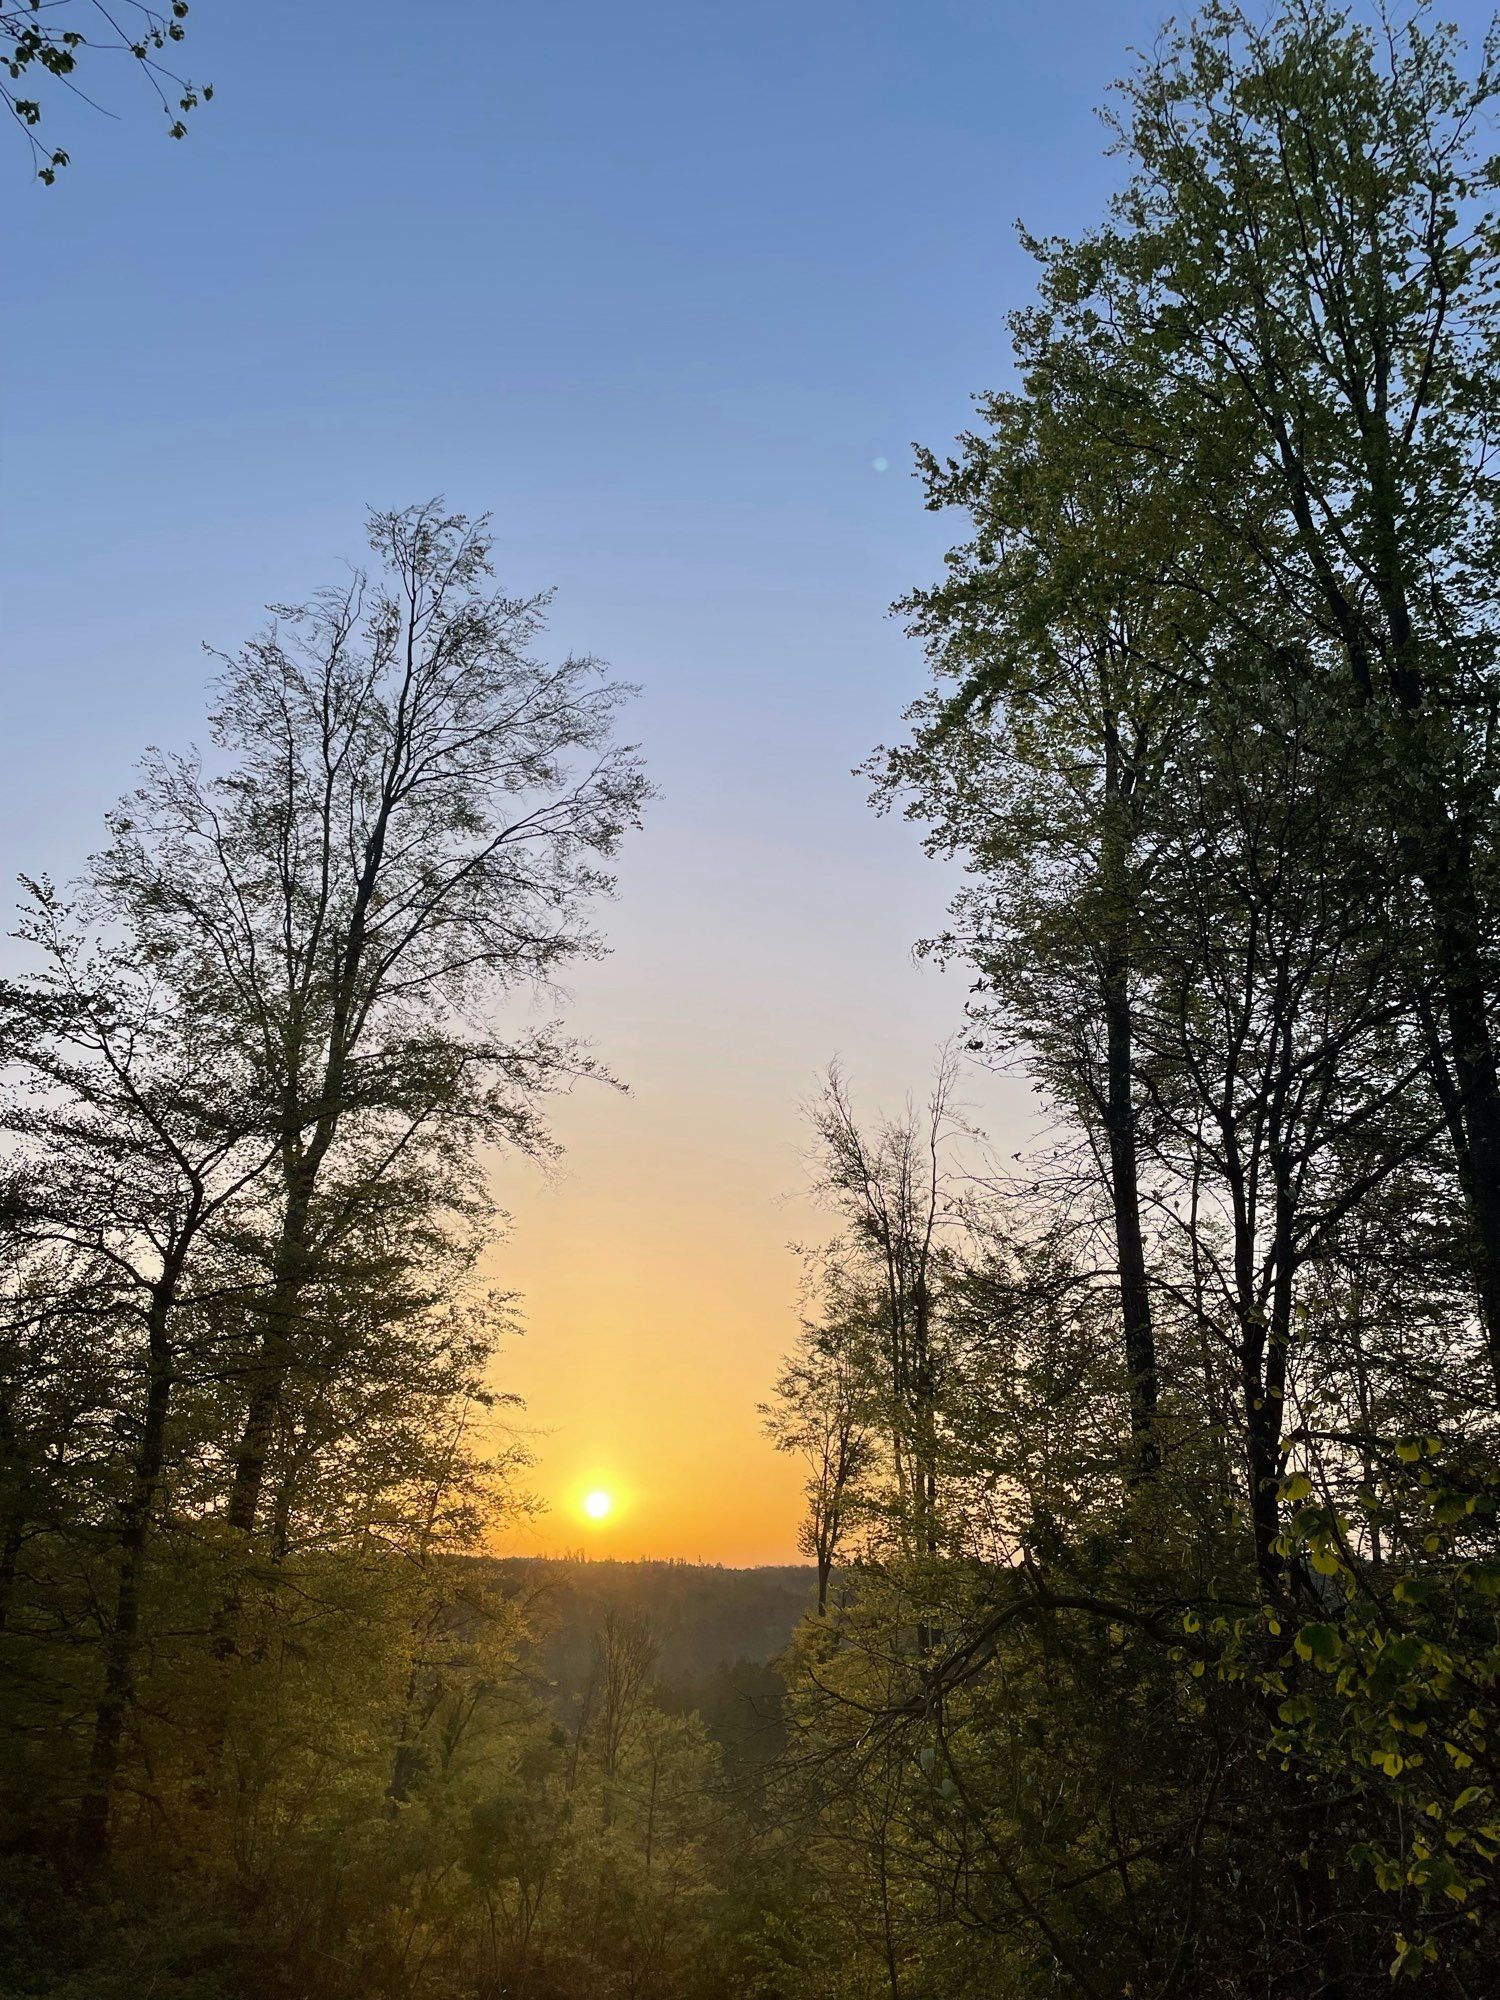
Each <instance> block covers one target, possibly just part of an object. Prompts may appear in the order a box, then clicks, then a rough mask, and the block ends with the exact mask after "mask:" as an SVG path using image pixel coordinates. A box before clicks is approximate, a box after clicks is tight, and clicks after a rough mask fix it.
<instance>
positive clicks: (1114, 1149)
mask: <svg viewBox="0 0 1500 2000" xmlns="http://www.w3.org/2000/svg"><path fill="white" fill-rule="evenodd" d="M1104 1016H1105V1027H1106V1061H1107V1064H1108V1076H1107V1078H1106V1086H1107V1087H1106V1095H1105V1111H1104V1126H1105V1134H1106V1137H1107V1139H1108V1143H1109V1192H1110V1203H1111V1206H1112V1209H1113V1212H1114V1229H1115V1262H1116V1265H1117V1267H1118V1270H1119V1287H1120V1319H1121V1327H1122V1331H1123V1334H1124V1341H1125V1366H1126V1368H1127V1370H1128V1371H1129V1375H1130V1432H1131V1439H1132V1443H1133V1445H1134V1456H1135V1468H1136V1470H1137V1472H1139V1473H1142V1474H1146V1475H1148V1476H1149V1474H1151V1473H1152V1472H1154V1471H1155V1470H1156V1467H1157V1464H1158V1462H1159V1454H1158V1447H1157V1440H1156V1403H1157V1391H1158V1382H1157V1364H1156V1332H1155V1328H1154V1327H1153V1325H1152V1322H1151V1289H1150V1282H1149V1279H1148V1277H1147V1273H1146V1245H1145V1238H1144V1234H1143V1232H1142V1229H1141V1190H1140V1165H1139V1159H1138V1154H1137V1147H1136V1124H1135V1102H1134V1095H1135V1093H1134V1087H1133V1079H1134V1054H1133V1046H1132V1044H1133V1032H1132V1021H1131V1012H1130V998H1129V993H1128V991H1127V987H1126V975H1125V969H1124V966H1123V965H1122V964H1120V963H1118V962H1116V963H1114V964H1112V965H1111V966H1110V967H1109V969H1108V970H1107V971H1106V974H1105V979H1104Z"/></svg>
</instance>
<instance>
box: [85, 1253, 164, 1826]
mask: <svg viewBox="0 0 1500 2000" xmlns="http://www.w3.org/2000/svg"><path fill="white" fill-rule="evenodd" d="M175 1283H176V1273H175V1272H174V1273H173V1274H172V1279H171V1289H168V1290H164V1291H162V1292H159V1293H158V1296H157V1297H156V1298H154V1299H153V1300H152V1304H151V1311H150V1320H149V1327H148V1338H149V1350H148V1362H147V1367H148V1376H147V1386H146V1408H145V1412H144V1416H143V1419H142V1423H141V1438H140V1444H139V1446H138V1448H137V1451H136V1460H135V1465H134V1468H133V1470H132V1474H131V1486H130V1493H129V1495H128V1497H127V1498H126V1500H125V1501H124V1502H123V1503H122V1505H121V1509H120V1558H119V1570H118V1573H117V1576H116V1581H115V1605H114V1616H113V1618H112V1619H111V1622H110V1633H109V1645H108V1649H107V1651H106V1654H105V1665H104V1691H103V1693H102V1695H101V1697H100V1700H99V1706H98V1708H97V1709H96V1710H95V1714H94V1737H93V1743H92V1745H91V1747H90V1751H89V1770H88V1779H87V1782H86V1784H85V1787H84V1794H83V1799H82V1802H81V1804H80V1806H79V1810H78V1823H77V1830H76V1840H77V1846H78V1849H79V1851H80V1852H81V1853H82V1854H83V1855H84V1856H86V1857H87V1858H89V1859H90V1860H94V1861H100V1860H103V1859H104V1857H105V1856H106V1855H107V1853H108V1851H109V1815H110V1805H111V1802H112V1800H113V1797H114V1787H115V1778H116V1776H117V1774H118V1772H119V1768H120V1753H121V1749H122V1747H123V1744H124V1737H125V1724H126V1720H127V1718H128V1716H129V1714H130V1710H131V1707H132V1705H133V1703H134V1701H135V1686H136V1664H137V1656H138V1653H139V1646H140V1622H141V1580H142V1572H143V1571H144V1568H145V1560H146V1549H147V1544H148V1542H149V1540H150V1535H151V1522H152V1517H153V1515H154V1514H155V1511H156V1498H157V1494H158V1492H159V1490H160V1487H161V1476H162V1470H163V1467H164V1465H165V1463H166V1447H167V1413H168V1409H169V1407H170V1404H171V1398H172V1387H173V1374H172V1356H171V1350H170V1348H169V1346H168V1342H167V1315H168V1312H169V1311H170V1308H171V1291H172V1290H175Z"/></svg>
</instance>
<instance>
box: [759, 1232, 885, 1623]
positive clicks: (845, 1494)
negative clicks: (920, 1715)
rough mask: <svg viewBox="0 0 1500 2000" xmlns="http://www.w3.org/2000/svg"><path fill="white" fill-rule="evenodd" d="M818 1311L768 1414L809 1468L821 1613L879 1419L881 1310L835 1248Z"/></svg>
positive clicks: (784, 1445) (802, 1532)
mask: <svg viewBox="0 0 1500 2000" xmlns="http://www.w3.org/2000/svg"><path fill="white" fill-rule="evenodd" d="M820 1279H821V1282H820V1285H819V1292H818V1296H817V1299H816V1307H815V1316H809V1317H807V1318H805V1319H804V1320H803V1323H802V1331H801V1333H800V1335H799V1337H798V1340H797V1344H796V1346H795V1348H794V1349H793V1350H792V1352H791V1353H790V1354H789V1355H788V1356H787V1357H786V1359H785V1361H784V1362H783V1363H782V1368H781V1373H780V1374H779V1375H778V1376H777V1378H776V1381H775V1384H774V1386H773V1388H772V1391H771V1394H772V1398H773V1400H772V1401H771V1402H770V1403H768V1404H767V1403H762V1404H761V1406H760V1413H761V1417H762V1419H763V1421H764V1423H765V1428H766V1431H767V1433H768V1435H769V1436H770V1438H771V1440H772V1442H773V1443H774V1444H775V1446H776V1449H777V1450H778V1451H784V1452H794V1453H796V1454H797V1456H798V1457H800V1458H801V1459H802V1460H803V1462H804V1463H805V1464H806V1466H807V1482H806V1485H805V1487H804V1489H803V1490H804V1492H805V1493H806V1496H807V1517H806V1519H805V1520H804V1521H803V1523H802V1525H801V1527H800V1528H799V1530H798V1546H799V1547H800V1548H801V1550H802V1553H803V1554H804V1555H808V1556H811V1557H812V1559H813V1562H814V1564H815V1565H816V1567H817V1572H818V1616H819V1617H820V1618H821V1617H823V1615H824V1614H825V1612H826V1611H827V1609H828V1586H829V1582H830V1580H831V1578H832V1575H833V1566H834V1563H835V1562H836V1560H837V1559H838V1557H839V1555H840V1554H841V1553H842V1550H843V1548H844V1544H845V1541H846V1538H847V1535H848V1531H849V1526H850V1519H851V1516H852V1515H853V1514H854V1512H855V1510H856V1508H857V1507H858V1504H859V1498H860V1486H861V1482H862V1479H863V1476H864V1474H865V1472H866V1470H867V1469H868V1467H869V1465H870V1462H871V1459H872V1456H873V1448H874V1442H875V1440H874V1435H873V1432H874V1426H875V1423H876V1420H877V1412H876V1407H875V1388H874V1384H873V1382H872V1380H871V1371H870V1356H871V1343H872V1338H873V1335H874V1331H875V1328H876V1327H877V1326H878V1324H879V1321H878V1316H877V1314H878V1309H877V1307H876V1306H875V1305H874V1303H873V1302H872V1301H871V1299H870V1298H869V1296H868V1294H867V1293H863V1292H861V1291H860V1290H859V1289H858V1286H857V1284H856V1283H854V1282H851V1280H850V1277H849V1274H848V1273H847V1272H846V1271H845V1270H844V1268H843V1266H842V1264H841V1262H840V1261H839V1259H838V1257H837V1254H836V1253H835V1252H829V1253H827V1254H825V1256H824V1258H823V1259H822V1260H821V1271H820Z"/></svg>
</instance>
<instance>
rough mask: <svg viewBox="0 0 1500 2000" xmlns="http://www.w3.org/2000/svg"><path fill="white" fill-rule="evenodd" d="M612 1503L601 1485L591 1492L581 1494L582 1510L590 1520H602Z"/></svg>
mask: <svg viewBox="0 0 1500 2000" xmlns="http://www.w3.org/2000/svg"><path fill="white" fill-rule="evenodd" d="M614 1504H615V1503H614V1501H613V1500H612V1499H611V1498H610V1496H609V1495H608V1494H607V1493H606V1492H605V1491H604V1489H603V1488H602V1487H596V1488H595V1489H594V1491H593V1492H592V1493H585V1494H584V1496H583V1511H584V1513H585V1514H587V1515H588V1517H589V1519H590V1520H591V1521H602V1520H603V1519H604V1517H605V1515H606V1514H608V1513H609V1511H610V1509H611V1508H612V1507H613V1506H614Z"/></svg>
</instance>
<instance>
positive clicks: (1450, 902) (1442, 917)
mask: <svg viewBox="0 0 1500 2000" xmlns="http://www.w3.org/2000/svg"><path fill="white" fill-rule="evenodd" d="M1441 849H1442V852H1441V853H1440V856H1439V859H1438V861H1437V863H1436V865H1434V866H1431V867H1429V869H1428V870H1427V872H1426V874H1425V876H1424V883H1425V886H1426V888H1427V892H1428V897H1429V900H1430V901H1431V903H1432V907H1433V916H1434V919H1435V923H1436V929H1437V935H1438V947H1439V954H1440V961H1441V969H1442V982H1443V1000H1444V1013H1445V1014H1446V1016H1447V1026H1448V1039H1449V1046H1450V1048H1451V1051H1452V1081H1453V1085H1454V1093H1455V1095H1456V1104H1455V1105H1454V1107H1453V1109H1454V1110H1455V1111H1456V1114H1457V1115H1456V1116H1452V1115H1450V1116H1449V1119H1448V1129H1449V1133H1450V1136H1451V1137H1452V1140H1453V1144H1454V1149H1455V1154H1456V1161H1457V1167H1458V1175H1459V1181H1460V1184H1461V1186H1462V1189H1463V1194H1464V1202H1465V1206H1466V1207H1467V1209H1468V1214H1469V1227H1470V1232H1471V1238H1472V1261H1473V1268H1474V1283H1475V1290H1476V1292H1477V1294H1478V1298H1479V1308H1480V1312H1481V1314H1482V1316H1483V1319H1484V1329H1485V1337H1486V1341H1487V1343H1488V1347H1489V1355H1490V1369H1491V1373H1492V1375H1493V1378H1494V1387H1495V1393H1496V1396H1497V1398H1500V1066H1497V1062H1496V1055H1495V1044H1494V1039H1493V1036H1492V1034H1491V1031H1490V1021H1489V1004H1488V1003H1489V995H1488V993H1487V991H1486V981H1485V977H1484V968H1483V964H1482V962H1481V958H1480V952H1479V921H1478V912H1477V909H1476V907H1475V900H1476V899H1475V893H1474V883H1473V872H1472V867H1471V865H1470V862H1469V857H1468V856H1467V854H1466V853H1464V852H1463V850H1462V846H1461V843H1460V841H1459V840H1458V837H1457V834H1456V832H1455V831H1454V829H1452V827H1451V826H1448V827H1445V829H1444V834H1443V837H1442V839H1441ZM1439 1059H1440V1058H1439ZM1439 1094H1440V1096H1441V1094H1442V1092H1441V1089H1440V1091H1439Z"/></svg>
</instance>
